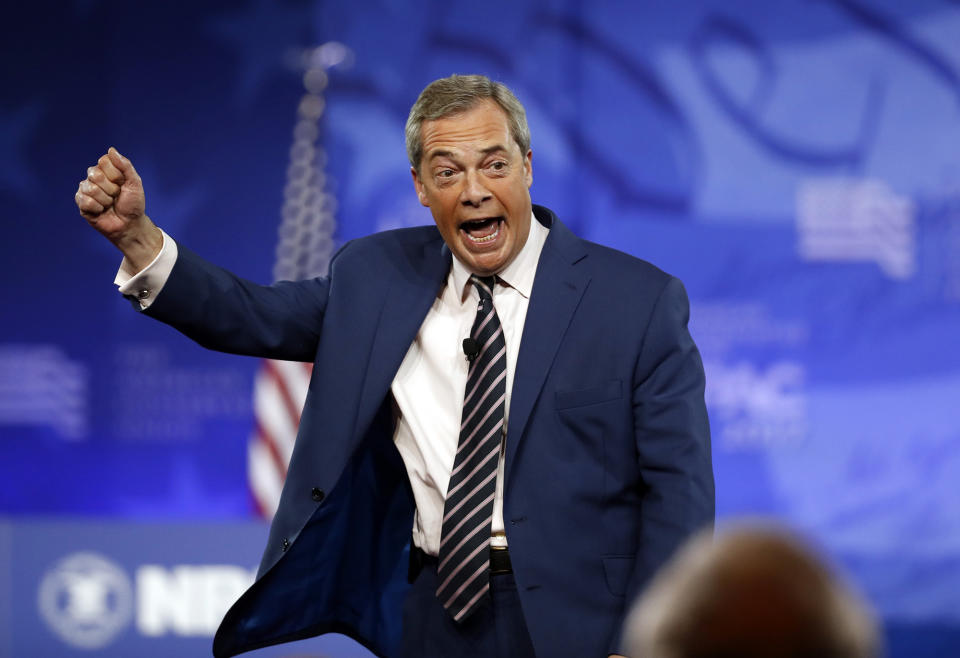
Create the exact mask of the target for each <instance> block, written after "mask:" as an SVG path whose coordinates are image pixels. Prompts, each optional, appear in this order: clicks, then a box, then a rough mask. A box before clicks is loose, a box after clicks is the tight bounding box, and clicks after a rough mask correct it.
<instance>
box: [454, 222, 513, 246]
mask: <svg viewBox="0 0 960 658" xmlns="http://www.w3.org/2000/svg"><path fill="white" fill-rule="evenodd" d="M502 224H503V217H485V218H484V219H474V220H471V221H469V222H464V223H462V224H461V225H460V230H461V231H463V233H464V235H466V236H467V238H468V239H469V240H470V242H473V243H474V244H477V245H484V244H487V243H490V242H493V241H494V240H496V239H497V238H498V237H499V236H500V228H501V225H502Z"/></svg>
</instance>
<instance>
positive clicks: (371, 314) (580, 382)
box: [76, 76, 714, 658]
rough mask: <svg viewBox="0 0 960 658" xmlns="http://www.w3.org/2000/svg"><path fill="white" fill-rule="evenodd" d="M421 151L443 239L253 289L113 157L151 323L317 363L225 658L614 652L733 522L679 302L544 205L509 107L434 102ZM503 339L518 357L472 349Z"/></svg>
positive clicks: (115, 190) (412, 237) (655, 276)
mask: <svg viewBox="0 0 960 658" xmlns="http://www.w3.org/2000/svg"><path fill="white" fill-rule="evenodd" d="M406 135H407V150H408V155H409V158H410V163H411V174H412V177H413V182H414V187H415V189H416V193H417V195H418V197H419V199H420V201H421V203H422V204H423V205H424V206H426V207H428V208H430V211H431V213H432V215H433V218H434V221H435V224H436V226H435V227H420V228H411V229H402V230H398V231H389V232H385V233H380V234H376V235H373V236H369V237H367V238H363V239H360V240H355V241H353V242H350V243H348V244H346V245H344V247H343V248H342V249H341V250H340V251H339V252H338V254H337V255H336V256H335V258H334V259H333V261H332V262H331V266H330V273H329V275H328V276H327V277H324V278H319V279H314V280H310V281H302V282H281V283H278V284H275V285H273V286H260V285H256V284H253V283H251V282H249V281H245V280H243V279H241V278H239V277H236V276H234V275H233V274H230V273H229V272H226V271H224V270H222V269H219V268H217V267H215V266H213V265H211V264H209V263H207V262H206V261H204V260H202V259H201V258H199V257H198V256H196V255H194V254H193V253H192V252H190V251H189V250H187V249H186V248H184V247H182V246H178V245H177V244H176V243H175V242H174V241H173V240H172V239H171V238H170V237H169V236H167V235H166V234H165V233H163V232H162V231H161V230H160V229H158V228H157V227H156V226H155V225H154V224H153V222H152V221H151V220H150V219H149V217H147V215H146V214H145V206H144V196H143V189H142V186H141V181H140V178H139V176H138V175H137V173H136V171H135V170H134V168H133V165H132V164H131V163H130V161H129V160H127V159H126V158H124V157H123V156H121V155H120V154H119V153H117V152H116V150H114V149H111V150H110V151H109V152H108V153H107V154H106V155H104V156H103V157H101V158H100V160H99V161H98V163H97V165H96V166H94V167H91V168H90V169H89V170H88V176H87V179H86V180H84V181H83V182H82V183H81V184H80V188H79V190H78V192H77V195H76V201H77V205H78V207H79V208H80V211H81V214H82V215H83V216H84V217H85V218H86V219H87V220H88V221H89V222H90V223H91V225H93V226H94V228H96V229H97V230H98V231H100V232H101V233H103V234H104V235H105V236H106V237H107V238H108V239H110V240H111V241H112V242H113V243H114V244H116V245H117V246H118V248H120V250H121V251H122V252H123V254H124V263H123V265H122V267H121V272H120V274H118V283H120V284H121V292H123V293H124V294H125V295H127V296H128V297H130V298H131V299H132V300H133V301H134V303H135V304H136V305H137V306H138V307H139V308H141V309H143V311H144V313H145V314H147V315H150V316H153V317H155V318H157V319H159V320H161V321H163V322H166V323H168V324H170V325H172V326H174V327H175V328H177V329H178V330H180V331H182V332H183V333H185V334H186V335H188V336H189V337H191V338H193V339H194V340H196V341H198V342H199V343H201V344H203V345H205V346H208V347H211V348H213V349H218V350H222V351H226V352H232V353H237V354H249V355H256V356H260V357H268V358H275V359H289V360H301V361H307V362H313V363H314V375H313V379H312V380H311V383H310V390H309V394H308V397H307V401H306V405H305V408H304V411H303V415H302V421H301V426H300V431H299V435H298V439H297V443H296V447H295V449H294V453H293V457H292V460H291V463H290V468H289V473H288V476H287V480H286V484H285V486H284V490H283V494H282V497H281V501H280V506H279V509H278V511H277V514H276V516H275V518H274V521H273V525H272V527H271V531H270V538H269V540H268V544H267V547H266V550H265V552H264V556H263V561H262V563H261V565H260V570H259V574H258V578H257V581H256V582H255V583H254V585H253V586H252V587H251V588H250V590H249V591H248V592H246V593H245V594H244V596H243V597H241V599H240V600H239V601H238V602H237V603H236V604H235V605H234V606H233V608H231V610H230V611H229V612H228V613H227V615H226V617H225V619H224V621H223V623H222V625H221V627H220V630H219V631H218V633H217V637H216V639H215V640H214V653H215V654H216V655H218V656H229V655H234V654H236V653H240V652H243V651H248V650H251V649H255V648H257V647H261V646H266V645H270V644H276V643H279V642H285V641H291V640H295V639H300V638H304V637H309V636H312V635H316V634H319V633H324V632H331V631H336V632H343V633H346V634H348V635H350V636H352V637H354V638H356V639H357V640H358V641H360V642H362V643H363V644H365V645H366V646H368V647H369V648H370V649H371V650H372V651H374V652H375V653H377V654H378V655H383V656H395V655H403V656H418V657H422V656H436V657H438V658H439V657H458V658H459V657H469V656H478V657H479V656H484V657H487V656H510V657H530V656H534V655H539V656H541V657H543V656H548V657H551V658H553V657H563V656H577V657H582V656H606V655H613V654H617V653H619V652H620V651H621V649H620V647H621V642H620V632H621V626H622V623H623V619H624V615H625V614H626V611H627V608H628V606H629V604H630V602H631V601H632V600H633V599H634V598H635V596H636V595H637V594H638V593H639V591H640V590H641V589H642V588H643V586H644V585H645V583H646V582H647V581H648V580H649V578H650V577H651V576H652V574H653V573H654V572H655V571H656V569H657V568H658V567H659V566H660V565H661V564H662V563H663V562H665V561H666V560H667V558H669V556H670V555H671V553H672V552H673V551H674V549H675V548H676V547H677V546H679V545H680V544H681V543H682V542H683V540H684V539H685V538H686V537H687V536H688V535H690V534H691V533H692V532H694V531H695V530H697V529H699V528H701V527H702V526H705V525H709V524H710V523H711V522H712V520H713V515H714V490H713V473H712V465H711V457H710V437H709V428H708V423H707V417H706V410H705V407H704V401H703V388H704V376H703V367H702V364H701V361H700V357H699V353H698V352H697V349H696V346H695V345H694V344H693V341H692V340H691V338H690V335H689V333H688V331H687V326H686V325H687V319H688V301H687V298H686V293H685V292H684V289H683V286H682V285H681V284H680V282H679V281H678V280H677V279H675V278H673V277H671V276H669V275H667V274H665V273H664V272H662V271H660V270H658V269H657V268H655V267H654V266H652V265H650V264H649V263H646V262H644V261H641V260H639V259H636V258H633V257H631V256H628V255H626V254H623V253H621V252H618V251H615V250H612V249H608V248H605V247H601V246H599V245H596V244H592V243H589V242H586V241H583V240H581V239H579V238H577V237H576V236H574V235H573V234H572V233H571V232H570V231H569V230H568V229H567V228H566V227H565V226H564V225H563V224H562V223H561V222H560V221H559V220H558V219H557V217H556V216H555V215H554V213H553V212H551V211H550V210H548V209H546V208H543V207H540V206H535V205H533V204H532V203H531V199H530V194H529V188H530V186H531V184H532V180H533V178H532V160H531V150H530V137H529V132H528V129H527V123H526V118H525V115H524V111H523V107H522V106H521V105H520V103H519V102H518V101H517V100H516V98H515V97H514V96H513V94H512V93H511V92H510V91H509V90H508V89H507V88H506V87H504V86H503V85H501V84H499V83H495V82H492V81H490V80H489V79H487V78H485V77H482V76H452V77H450V78H444V79H442V80H437V81H435V82H434V83H431V85H429V86H428V87H427V88H426V89H425V90H424V91H423V92H422V93H421V95H420V98H419V99H418V100H417V103H416V104H415V105H414V107H413V109H412V110H411V113H410V118H409V120H408V122H407V128H406ZM488 301H492V306H493V310H492V311H491V309H490V307H489V305H488V306H487V307H484V304H485V303H487V302H488ZM478 303H479V304H478ZM478 306H479V310H478ZM490 322H492V324H490V325H489V326H490V327H496V332H495V338H496V341H499V342H495V341H494V338H491V339H490V341H487V342H486V343H485V344H484V345H479V344H477V342H476V341H472V338H471V337H476V336H478V334H477V333H476V331H478V327H481V329H480V330H482V327H485V326H488V325H487V323H490ZM465 338H466V339H467V340H466V341H464V339H465ZM484 340H486V339H485V338H484ZM471 341H472V342H471ZM461 344H462V345H461ZM488 345H494V346H496V345H499V348H496V347H493V348H491V349H490V352H488V351H487V346H488ZM495 349H499V351H498V352H497V353H496V356H495V357H491V356H490V354H491V353H492V352H493V351H494V350H495ZM474 358H477V359H478V363H481V364H484V363H486V364H488V365H485V366H483V368H484V372H487V371H488V370H490V369H491V368H493V370H492V371H491V372H492V373H499V374H498V375H497V376H496V377H493V375H490V376H489V377H488V379H489V380H490V381H487V380H483V379H482V377H483V376H484V375H483V374H482V373H481V374H476V373H474V372H473V371H472V370H471V365H470V362H471V361H472V360H473V359H474ZM484 359H487V361H484ZM475 376H476V377H479V378H481V379H476V380H475V379H474V377H475ZM480 381H482V382H484V383H482V384H480V383H478V382H480ZM488 384H489V385H490V389H489V390H487V391H486V393H483V394H482V395H480V394H477V395H474V393H475V392H476V389H477V387H478V386H481V387H487V386H488ZM497 386H499V387H500V388H499V389H497V388H496V387H497ZM471 387H472V389H473V390H471ZM496 390H500V391H501V393H500V394H499V396H498V394H496V393H494V394H493V395H488V394H489V393H490V391H496ZM477 398H482V399H483V401H486V400H488V399H494V398H495V399H496V401H495V402H484V404H486V405H487V406H485V407H482V408H479V407H477V408H474V407H472V406H471V405H474V404H478V403H477V402H476V399H477ZM478 409H480V415H482V416H483V417H484V419H486V418H488V417H489V418H493V419H494V420H493V421H491V422H494V425H492V427H493V429H492V430H491V431H490V433H489V436H493V437H496V439H495V444H494V446H495V447H494V450H493V452H491V453H490V455H491V457H490V459H489V461H488V462H487V463H486V464H485V465H482V464H479V463H478V464H477V466H476V468H474V467H473V465H472V463H471V465H470V466H469V467H468V469H464V470H470V471H471V473H470V474H469V475H467V476H466V477H467V478H469V477H471V476H472V477H475V478H478V479H479V478H482V482H480V483H479V484H478V485H477V488H476V489H475V491H481V490H483V491H488V492H489V493H488V494H485V495H484V496H483V497H484V500H483V501H479V502H477V503H476V510H479V511H478V512H476V516H474V517H472V518H471V519H464V520H463V521H462V522H460V523H458V524H457V528H459V527H460V526H461V525H462V524H463V523H467V522H468V521H470V523H474V522H476V520H477V519H478V518H479V519H480V524H479V528H480V529H481V530H482V532H480V533H479V535H477V534H476V533H475V532H474V533H473V534H472V536H471V537H464V538H463V540H462V541H460V539H459V536H458V537H457V541H456V542H452V541H451V542H448V543H446V544H445V543H444V537H447V538H449V537H452V536H454V535H453V533H454V532H456V530H457V528H451V527H450V525H452V524H453V521H456V519H457V517H456V516H455V514H456V512H457V510H456V509H451V508H452V507H457V508H459V507H460V504H458V505H455V506H454V505H452V504H450V505H447V504H446V503H448V501H452V500H453V496H452V495H453V490H454V489H457V488H459V487H460V486H461V485H457V486H451V487H450V488H449V490H448V484H449V483H450V482H452V479H451V473H453V474H454V475H456V474H457V473H458V472H460V471H461V468H460V461H459V459H460V455H461V454H463V453H464V452H467V450H464V451H460V450H459V448H461V447H464V446H466V442H467V441H468V440H470V437H465V436H464V435H466V434H470V433H469V432H467V431H465V430H464V428H465V427H468V424H469V422H470V419H471V418H473V417H474V414H477V412H478ZM461 421H462V422H461ZM458 434H459V435H460V436H459V437H458ZM471 436H472V434H471ZM470 449H471V450H474V452H475V451H476V449H473V448H472V447H471V448H470ZM487 471H489V475H485V473H486V472H487ZM468 482H470V481H469V480H468ZM494 483H495V486H494ZM472 486H473V485H472V482H470V483H469V484H468V485H467V487H466V488H470V487H472ZM481 486H482V487H486V489H481ZM480 497H481V496H480V495H479V494H478V498H480ZM474 504H475V503H474V502H470V503H469V506H468V507H472V506H474ZM471 514H474V512H471ZM451 519H453V521H451ZM478 537H479V539H480V542H481V543H480V544H478V546H479V548H478V549H476V550H474V551H473V552H472V553H471V556H474V557H475V556H477V555H479V556H480V568H479V569H476V570H475V571H474V570H473V568H472V567H470V569H468V570H465V571H463V572H462V573H460V574H459V575H456V574H452V575H450V576H448V575H446V573H447V572H449V571H450V566H449V565H450V559H451V558H450V555H452V551H454V550H456V548H457V547H450V543H457V545H458V547H459V546H462V545H464V544H467V543H468V541H469V542H472V541H475V540H476V539H477V538H478ZM445 551H447V552H448V554H447V556H446V557H445ZM457 559H458V560H459V558H457ZM464 564H466V562H464ZM445 565H447V566H446V567H445ZM445 568H446V569H447V572H445V571H444V569H445ZM458 569H459V567H458ZM454 571H457V569H454ZM466 571H470V574H469V575H470V577H469V578H465V575H467V574H466ZM455 577H456V578H461V579H463V581H464V582H463V584H462V585H459V586H457V585H458V583H459V582H460V581H459V580H453V579H454V578H455ZM451 582H452V583H453V585H451V584H450V583H451ZM445 587H450V588H451V589H454V587H455V591H454V592H453V594H454V596H450V597H448V596H447V595H446V594H444V595H443V596H442V597H440V598H438V593H439V592H442V591H443V590H444V588H445ZM474 590H475V591H476V594H475V595H472V596H471V597H469V601H468V602H467V603H468V604H469V605H467V606H466V607H464V606H460V605H459V604H454V603H451V602H452V601H453V600H454V599H455V598H456V595H457V594H458V593H462V592H468V593H469V592H473V591H474Z"/></svg>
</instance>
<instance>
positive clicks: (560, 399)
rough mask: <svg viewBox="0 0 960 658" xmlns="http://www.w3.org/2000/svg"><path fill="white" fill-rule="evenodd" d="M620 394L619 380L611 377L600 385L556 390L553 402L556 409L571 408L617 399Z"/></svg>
mask: <svg viewBox="0 0 960 658" xmlns="http://www.w3.org/2000/svg"><path fill="white" fill-rule="evenodd" d="M621 394H622V393H621V384H620V380H619V379H612V380H610V381H608V382H606V383H605V384H601V385H600V386H592V387H590V388H582V389H579V390H576V391H557V392H556V393H555V396H556V398H555V403H556V405H557V409H571V408H573V407H585V406H587V405H590V404H598V403H600V402H607V401H609V400H618V399H620V396H621Z"/></svg>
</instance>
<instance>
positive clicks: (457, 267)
mask: <svg viewBox="0 0 960 658" xmlns="http://www.w3.org/2000/svg"><path fill="white" fill-rule="evenodd" d="M548 232H549V231H548V229H547V228H545V227H544V226H543V225H542V224H540V222H538V221H537V220H536V218H535V217H531V219H530V233H529V235H528V237H527V241H526V243H525V244H524V245H523V248H522V249H521V250H520V253H518V254H517V256H516V258H514V259H513V261H512V262H511V263H510V264H509V265H507V267H506V268H504V270H503V271H502V272H500V273H499V274H498V275H497V276H498V277H499V281H498V282H497V285H496V286H495V287H494V291H493V305H494V308H496V310H497V316H498V317H499V319H500V324H501V326H502V327H503V334H504V340H505V342H506V347H507V376H506V380H507V381H506V387H507V394H506V403H505V405H506V409H505V416H506V418H507V419H509V415H510V397H511V394H512V391H513V375H514V372H515V370H516V366H517V355H518V354H519V353H520V338H521V336H522V335H523V325H524V322H525V320H526V317H527V307H528V305H529V302H530V293H531V291H532V289H533V280H534V277H535V276H536V272H537V263H538V262H539V261H540V252H541V250H542V249H543V243H544V242H545V241H546V239H547V234H548ZM163 238H164V240H163V247H162V248H161V250H160V253H159V254H158V255H157V257H156V258H155V259H154V260H153V262H152V263H150V264H149V265H148V266H147V267H145V268H144V269H143V270H141V271H140V272H139V273H136V274H133V272H132V271H131V270H132V268H130V266H129V264H128V262H127V260H126V259H124V260H123V263H121V265H120V270H119V271H118V272H117V276H116V278H115V279H114V283H116V284H117V285H118V286H119V287H120V292H121V293H122V294H124V295H128V296H134V297H136V298H137V299H138V300H139V301H140V307H141V308H147V307H148V306H150V304H152V303H153V300H154V299H156V297H157V295H158V294H159V292H160V290H161V289H162V288H163V285H164V284H165V283H166V281H167V279H168V278H169V276H170V272H171V271H172V270H173V266H174V263H176V260H177V244H176V242H174V240H173V239H172V238H170V236H168V235H167V234H166V233H163ZM478 301H479V295H478V293H477V291H476V289H475V288H474V286H473V285H472V284H470V272H469V271H468V270H467V268H466V267H465V266H464V265H463V263H461V262H460V261H459V260H458V259H457V258H455V257H454V258H453V265H452V267H451V268H450V273H449V274H448V275H447V281H446V284H445V285H444V287H443V289H442V290H441V291H440V293H439V294H438V295H437V298H436V299H435V300H434V302H433V306H431V307H430V310H429V311H428V312H427V316H426V318H424V320H423V324H422V325H420V331H419V332H418V333H417V337H416V338H415V339H414V341H413V343H412V344H411V345H410V349H409V350H407V354H406V356H405V357H404V359H403V362H402V363H401V364H400V369H399V370H398V371H397V374H396V376H395V377H394V379H393V383H392V384H391V387H390V390H391V392H392V394H393V398H394V410H395V416H396V426H395V429H394V441H395V442H396V445H397V449H398V451H399V452H400V455H401V457H402V458H403V463H404V465H405V467H406V469H407V475H408V477H409V478H410V485H411V488H412V490H413V497H414V500H415V501H416V506H417V510H416V515H415V517H414V522H413V539H414V543H415V544H416V545H417V546H419V547H420V548H421V549H422V550H423V551H424V552H426V553H428V554H430V555H437V553H438V552H439V549H440V531H441V525H442V521H443V503H444V499H445V497H446V492H447V483H448V482H449V480H450V472H451V471H452V470H453V460H454V456H455V455H456V452H457V443H458V442H459V440H460V420H461V412H462V409H463V396H464V391H465V389H466V386H467V366H468V364H467V360H466V357H465V356H464V354H463V348H462V341H463V339H464V338H466V337H468V336H469V335H470V329H471V328H472V326H473V321H474V318H475V317H476V313H477V303H478ZM504 435H506V422H505V423H504ZM503 459H504V456H503V450H502V449H501V452H500V462H499V466H498V473H497V488H496V495H495V498H494V503H493V528H492V532H493V537H492V543H493V545H494V546H506V536H505V534H504V523H503Z"/></svg>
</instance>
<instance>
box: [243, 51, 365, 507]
mask: <svg viewBox="0 0 960 658" xmlns="http://www.w3.org/2000/svg"><path fill="white" fill-rule="evenodd" d="M350 59H351V53H350V51H349V50H348V49H347V48H346V47H345V46H343V45H342V44H339V43H336V42H330V43H325V44H323V45H322V46H319V47H317V48H313V49H310V50H307V51H304V53H303V54H302V55H301V56H300V57H299V58H298V61H297V63H296V64H297V67H298V68H300V69H302V70H304V71H305V72H304V75H303V84H304V87H305V90H306V93H305V94H304V95H303V97H302V98H301V99H300V104H299V106H298V107H297V121H296V124H295V125H294V128H293V143H292V144H291V146H290V162H289V165H288V167H287V183H286V188H285V190H284V203H283V209H282V212H281V217H282V221H281V223H280V229H279V231H278V236H279V237H278V240H277V251H276V253H277V258H276V264H275V265H274V270H273V276H274V279H275V280H278V281H280V280H289V281H296V280H300V279H307V278H312V277H316V276H321V275H323V274H326V272H327V267H328V266H329V264H330V256H331V255H332V253H333V231H334V228H335V227H336V223H335V221H334V216H333V212H334V207H335V206H334V199H333V197H332V196H331V195H330V194H328V193H327V192H326V191H325V188H326V177H325V174H324V171H323V164H324V162H325V161H326V154H325V153H324V152H323V149H322V148H321V146H320V143H319V142H318V136H319V132H320V130H319V127H318V122H319V119H320V117H321V116H322V115H323V110H324V97H323V91H324V89H325V88H326V85H327V70H328V69H330V68H331V67H333V66H336V65H338V64H343V63H349V61H350ZM312 370H313V364H310V363H292V362H289V361H272V360H264V361H263V362H262V363H261V365H260V370H259V372H258V373H257V376H256V379H255V381H254V388H253V415H254V428H253V431H252V433H251V436H250V441H249V445H248V449H247V480H248V482H249V484H250V491H251V493H252V495H253V499H254V501H255V504H256V508H257V510H258V511H259V512H260V514H261V515H262V516H263V517H265V518H268V519H269V518H272V517H273V515H274V514H275V513H276V511H277V505H278V504H279V502H280V492H281V490H282V489H283V481H284V479H285V478H286V476H287V466H288V464H289V463H290V455H291V454H292V453H293V444H294V441H295V440H296V437H297V428H298V427H299V425H300V414H301V412H302V411H303V403H304V400H305V399H306V397H307V387H308V385H309V383H310V374H311V372H312Z"/></svg>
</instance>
